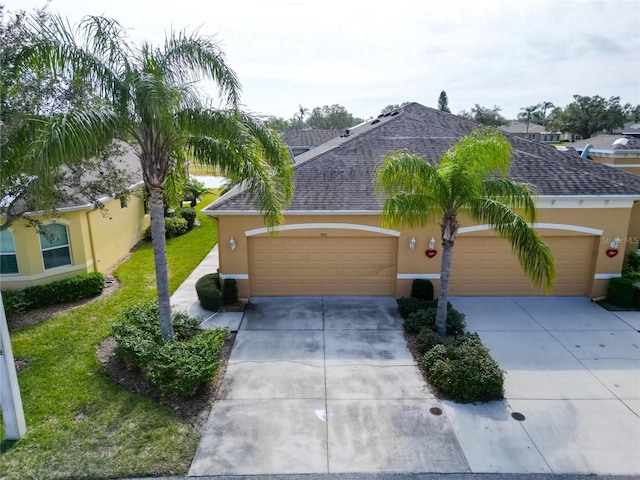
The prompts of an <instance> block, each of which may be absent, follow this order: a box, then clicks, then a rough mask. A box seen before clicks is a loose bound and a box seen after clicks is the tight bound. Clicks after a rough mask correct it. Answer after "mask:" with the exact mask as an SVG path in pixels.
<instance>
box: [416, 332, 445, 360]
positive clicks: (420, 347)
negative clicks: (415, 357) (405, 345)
mask: <svg viewBox="0 0 640 480" xmlns="http://www.w3.org/2000/svg"><path fill="white" fill-rule="evenodd" d="M441 343H442V337H441V336H440V335H438V333H437V332H434V331H433V330H431V329H430V328H429V327H422V328H421V329H420V332H418V336H417V337H416V350H417V351H418V354H419V355H420V356H422V355H424V354H425V353H427V352H428V351H429V350H431V349H432V348H433V347H435V346H436V345H440V344H441Z"/></svg>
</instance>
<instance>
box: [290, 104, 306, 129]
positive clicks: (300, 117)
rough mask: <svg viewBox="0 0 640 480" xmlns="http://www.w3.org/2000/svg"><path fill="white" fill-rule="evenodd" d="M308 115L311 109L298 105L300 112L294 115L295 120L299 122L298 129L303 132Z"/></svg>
mask: <svg viewBox="0 0 640 480" xmlns="http://www.w3.org/2000/svg"><path fill="white" fill-rule="evenodd" d="M307 113H309V109H308V108H305V107H303V106H302V105H301V104H298V112H297V113H296V114H294V115H293V118H295V119H297V120H298V127H299V129H300V130H302V127H303V126H304V117H306V116H307Z"/></svg>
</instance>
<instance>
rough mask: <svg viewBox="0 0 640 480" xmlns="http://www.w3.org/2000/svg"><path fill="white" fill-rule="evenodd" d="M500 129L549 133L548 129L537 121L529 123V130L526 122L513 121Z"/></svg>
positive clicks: (514, 131)
mask: <svg viewBox="0 0 640 480" xmlns="http://www.w3.org/2000/svg"><path fill="white" fill-rule="evenodd" d="M500 130H502V131H503V132H507V133H547V129H546V128H544V127H543V126H542V125H538V124H537V123H529V130H527V123H526V122H511V123H509V124H507V125H504V126H502V127H500Z"/></svg>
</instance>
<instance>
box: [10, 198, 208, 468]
mask: <svg viewBox="0 0 640 480" xmlns="http://www.w3.org/2000/svg"><path fill="white" fill-rule="evenodd" d="M216 195H217V193H216V194H209V195H207V196H206V197H205V198H204V199H203V201H202V202H201V204H200V205H202V206H205V205H208V204H209V203H211V202H212V201H213V200H214V199H215V196H216ZM198 210H199V208H198ZM198 218H199V219H200V222H201V224H200V226H199V227H197V228H195V229H194V230H192V231H191V232H189V233H187V234H186V235H183V236H181V237H176V238H172V239H170V240H168V241H167V259H168V263H169V286H170V290H171V292H173V291H175V289H176V288H177V287H178V286H179V285H180V284H181V283H182V282H183V281H184V279H185V278H186V277H187V276H188V275H189V273H191V271H192V270H193V269H194V268H195V267H196V266H197V265H198V264H199V263H200V262H201V261H202V259H203V258H204V257H205V256H206V254H207V253H208V252H209V251H210V250H211V248H212V247H213V246H214V245H215V243H216V242H217V231H216V229H217V227H216V223H215V222H214V221H212V220H211V219H210V218H208V217H206V216H204V215H202V214H200V213H198ZM115 275H116V276H117V277H118V279H119V280H120V282H121V284H122V286H121V287H120V289H119V290H117V291H116V292H114V293H113V294H111V295H109V296H108V297H105V298H104V299H102V300H100V301H98V302H95V303H93V304H89V305H86V306H84V307H80V308H77V309H75V310H73V311H71V312H69V313H68V314H66V315H63V316H60V317H57V318H54V319H51V320H49V321H47V322H45V323H42V324H40V325H37V326H34V327H29V328H24V329H22V330H17V331H13V332H12V334H11V341H12V345H13V353H14V356H15V357H16V359H29V363H28V365H27V366H26V367H25V368H24V369H23V370H22V371H20V373H19V374H18V382H19V384H20V389H21V394H22V401H23V405H24V410H25V416H26V421H27V428H28V433H27V436H26V437H25V438H23V439H22V440H20V441H18V442H10V441H6V440H5V441H3V442H2V443H0V451H1V453H2V461H1V462H0V478H2V479H3V480H14V479H16V480H17V479H36V478H37V479H62V478H64V479H74V478H78V479H79V478H113V477H135V476H146V475H185V474H186V473H187V470H188V468H189V464H190V462H191V459H192V458H193V455H194V453H195V449H196V447H197V444H198V440H199V438H198V433H197V432H196V431H195V430H194V429H193V427H192V426H191V425H189V424H188V423H186V422H185V421H183V420H182V419H181V417H180V416H179V415H178V414H176V413H175V412H173V411H172V410H171V409H169V408H167V407H165V406H163V405H161V404H159V403H157V402H155V401H153V400H150V399H148V398H145V397H141V396H137V395H133V394H131V393H129V392H127V391H126V390H124V389H122V388H121V387H119V386H118V385H117V384H116V383H114V382H113V381H112V380H110V379H109V378H108V377H107V376H106V375H105V373H104V370H103V368H102V366H101V365H100V363H99V362H98V360H97V359H96V347H97V346H98V345H99V344H100V343H101V342H102V341H103V340H104V339H105V338H106V337H108V336H109V335H110V333H111V323H112V322H113V321H114V320H115V319H116V318H117V317H118V315H119V313H120V312H121V311H122V310H123V309H124V308H125V307H127V306H128V305H130V304H133V303H137V302H140V301H143V300H148V299H153V298H154V296H155V293H156V289H155V276H154V267H153V251H152V248H151V244H150V243H145V244H142V245H141V246H140V247H139V248H137V249H136V250H135V251H134V252H133V254H132V256H131V258H130V259H129V260H127V261H126V262H124V263H123V264H122V265H120V266H119V267H118V268H117V269H116V271H115ZM0 434H1V436H0V438H4V429H3V427H0Z"/></svg>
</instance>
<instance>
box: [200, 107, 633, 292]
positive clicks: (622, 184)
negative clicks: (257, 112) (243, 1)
mask: <svg viewBox="0 0 640 480" xmlns="http://www.w3.org/2000/svg"><path fill="white" fill-rule="evenodd" d="M476 127H478V125H477V124H476V123H474V122H471V121H468V120H465V119H463V118H461V117H458V116H455V115H451V114H447V113H444V112H441V111H439V110H434V109H431V108H426V107H423V106H421V105H419V104H416V103H412V104H409V105H407V106H405V107H402V108H400V109H398V110H396V111H394V112H391V113H389V114H386V115H384V116H380V117H378V118H376V119H374V120H370V121H367V122H365V123H363V124H361V125H359V126H357V127H354V128H352V129H350V130H349V132H345V133H344V134H343V136H341V137H337V138H334V139H333V140H330V141H329V142H326V143H324V144H322V145H320V146H318V147H317V148H315V149H313V150H311V151H309V152H306V153H304V154H302V155H299V156H298V157H296V162H295V178H296V187H295V194H294V197H293V201H292V203H291V205H290V206H289V207H288V209H287V210H286V211H285V212H284V213H285V223H284V225H281V226H279V227H277V228H275V234H273V233H272V234H270V233H269V232H268V231H267V229H266V228H265V227H264V223H263V220H262V217H261V216H260V214H259V212H258V211H257V210H256V208H255V206H254V204H253V202H252V201H251V199H250V198H249V196H248V194H247V192H245V191H243V190H242V188H235V189H233V190H231V191H229V192H228V193H227V194H225V195H224V196H222V197H221V198H219V199H218V200H217V201H216V202H214V203H213V204H212V205H210V206H209V207H207V208H206V209H205V210H203V211H204V212H205V213H208V214H210V215H212V216H214V217H215V218H217V220H218V224H219V240H220V244H219V247H220V248H219V252H220V274H221V277H223V278H235V279H236V280H237V282H238V287H239V291H240V295H241V296H244V297H251V296H259V295H395V296H397V297H399V296H403V295H408V294H409V292H410V286H411V281H412V280H413V279H415V278H427V279H431V280H432V281H433V282H434V284H435V285H436V287H437V284H438V282H439V278H440V260H441V258H440V251H439V250H440V245H439V243H440V242H439V240H438V239H439V236H440V227H439V226H438V224H437V223H432V224H430V225H428V226H426V227H424V228H420V229H387V228H383V227H381V221H380V220H381V218H380V214H381V210H382V204H383V201H382V200H381V199H380V198H378V197H376V195H375V193H374V188H373V184H372V179H373V174H374V170H375V167H376V165H377V164H378V163H379V162H380V161H381V159H382V158H383V157H384V156H385V155H386V154H387V153H388V152H389V151H392V150H397V149H410V150H411V151H412V152H414V153H416V154H419V155H421V156H424V157H425V158H426V159H428V161H430V162H432V163H436V162H438V161H439V160H438V159H439V158H440V157H441V155H442V153H443V152H444V151H446V150H447V149H448V148H449V147H450V146H451V145H452V144H454V143H455V142H456V141H457V140H458V139H460V138H461V137H462V136H464V135H467V134H468V133H470V132H471V130H472V129H473V128H476ZM507 137H508V138H509V140H510V142H511V144H512V145H513V148H514V157H513V161H512V166H511V169H510V172H509V176H510V178H512V179H514V180H517V181H521V182H527V183H529V184H531V185H533V186H534V187H535V188H536V189H537V191H538V192H539V197H538V199H537V205H538V209H539V220H538V222H537V223H536V224H535V225H534V226H535V228H536V229H537V230H538V231H539V232H540V233H541V234H542V236H543V237H544V239H545V241H546V242H547V243H548V244H549V246H550V247H551V249H552V251H553V253H554V256H555V261H556V270H557V280H556V282H555V285H554V288H553V293H552V294H553V295H580V296H582V295H586V296H592V297H593V296H599V295H602V294H604V293H605V292H606V288H607V283H608V281H609V279H610V278H613V277H617V276H620V271H621V267H622V261H623V257H624V253H625V251H630V250H635V249H637V248H638V244H637V240H638V237H640V177H637V176H634V175H631V174H628V173H625V172H623V171H621V170H618V169H613V168H610V167H607V166H604V165H601V164H599V163H596V162H592V161H590V160H587V159H582V158H580V157H579V155H576V154H575V152H574V154H569V153H565V152H560V151H558V150H557V149H555V148H554V147H550V146H547V145H543V144H541V143H538V142H535V141H530V140H527V139H523V138H520V137H517V136H511V135H507ZM432 237H433V238H434V239H435V250H436V251H437V253H436V255H435V256H433V257H429V256H427V255H426V250H427V249H429V242H430V240H431V238H432ZM616 238H619V245H618V250H619V254H617V255H616V256H613V257H610V256H608V255H607V251H608V250H609V251H610V250H612V247H611V242H613V241H614V240H615V239H616ZM414 240H415V242H414ZM614 245H615V244H614ZM412 247H413V248H412ZM611 253H612V252H611V251H610V252H609V254H611ZM452 269H453V271H452V277H451V286H450V293H451V294H453V295H540V294H541V292H540V291H538V290H537V289H536V288H534V287H533V286H532V285H531V283H530V282H529V280H528V279H527V277H526V276H525V275H524V274H523V273H522V271H521V269H520V266H519V264H518V262H517V260H516V258H515V257H514V255H513V254H512V252H511V248H510V245H509V244H508V242H507V241H506V240H502V239H500V238H498V237H497V236H496V235H495V234H494V233H493V232H492V231H491V230H490V229H489V227H488V226H487V225H482V224H480V225H478V224H476V223H474V222H472V221H470V220H468V219H462V221H461V228H460V232H459V235H458V238H457V241H456V245H455V250H454V257H453V267H452Z"/></svg>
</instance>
